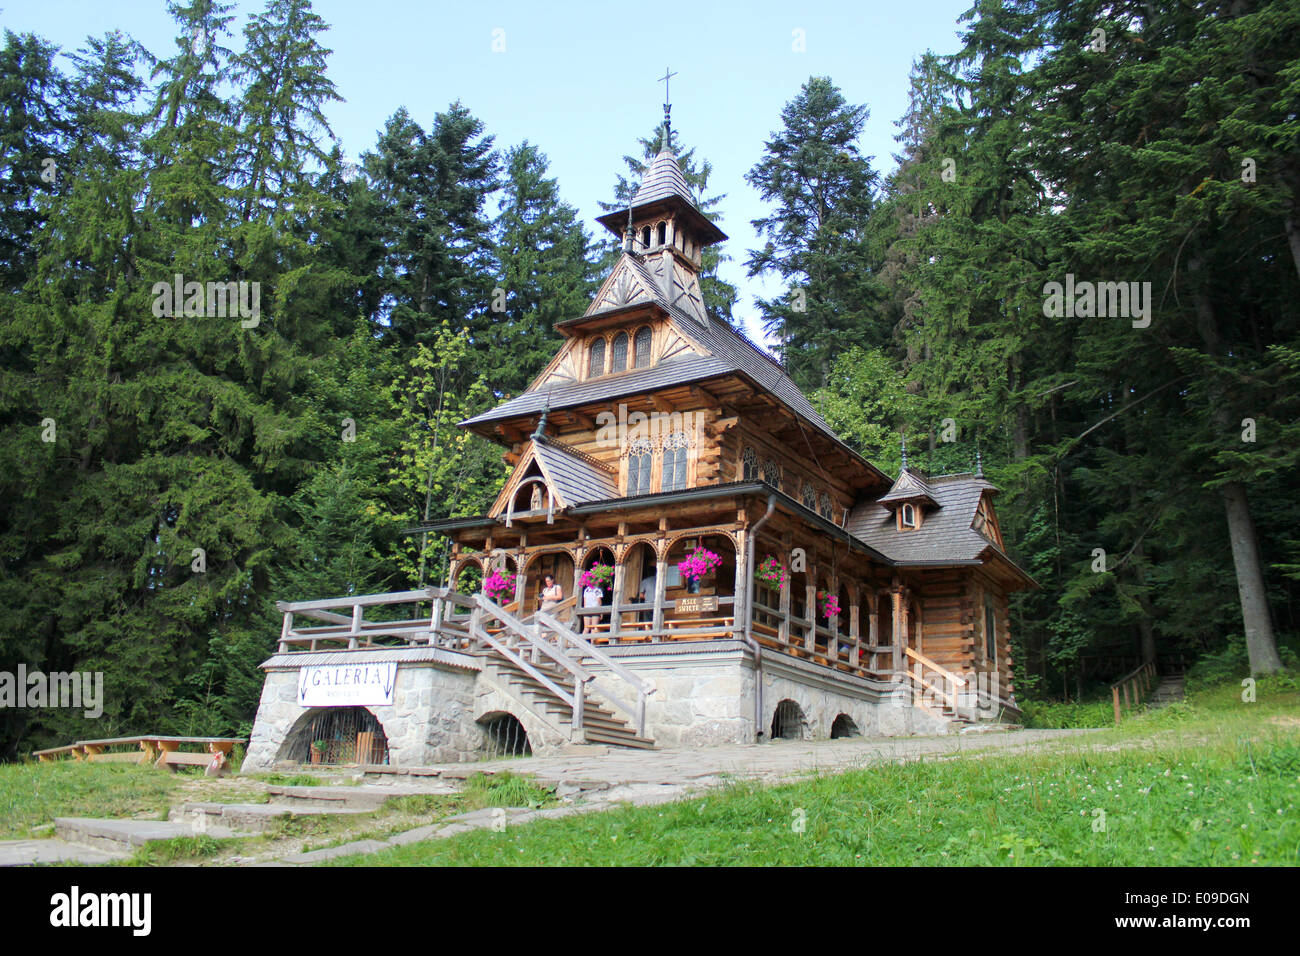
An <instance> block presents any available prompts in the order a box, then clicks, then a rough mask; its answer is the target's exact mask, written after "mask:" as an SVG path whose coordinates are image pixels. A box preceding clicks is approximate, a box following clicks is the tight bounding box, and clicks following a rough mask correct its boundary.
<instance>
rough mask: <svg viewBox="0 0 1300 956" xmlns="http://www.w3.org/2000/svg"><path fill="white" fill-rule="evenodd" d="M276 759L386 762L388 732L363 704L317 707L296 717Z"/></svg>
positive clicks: (325, 763) (329, 762)
mask: <svg viewBox="0 0 1300 956" xmlns="http://www.w3.org/2000/svg"><path fill="white" fill-rule="evenodd" d="M276 759H277V760H291V761H293V762H295V763H304V764H321V765H326V766H338V765H346V764H386V763H388V761H389V755H388V736H387V735H386V734H385V733H384V727H383V725H382V724H381V723H380V722H379V718H378V717H376V716H375V715H374V714H372V713H371V712H370V711H369V710H368V709H367V708H365V707H317V708H314V709H312V710H310V711H308V712H307V713H305V714H303V715H302V716H301V717H300V718H298V721H297V722H296V723H295V724H294V725H293V729H291V730H290V731H289V733H288V734H286V735H285V738H284V743H282V744H281V745H280V753H279V755H278V756H277V758H276Z"/></svg>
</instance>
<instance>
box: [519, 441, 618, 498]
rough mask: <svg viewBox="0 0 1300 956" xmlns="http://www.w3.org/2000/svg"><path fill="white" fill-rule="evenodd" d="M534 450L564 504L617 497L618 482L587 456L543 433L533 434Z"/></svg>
mask: <svg viewBox="0 0 1300 956" xmlns="http://www.w3.org/2000/svg"><path fill="white" fill-rule="evenodd" d="M533 450H534V453H535V454H536V456H537V461H538V464H539V465H541V468H542V474H543V475H544V476H545V477H546V480H547V481H549V482H550V483H551V485H552V486H553V487H554V488H555V491H556V493H557V494H558V495H559V496H560V499H561V501H562V502H563V503H564V505H566V506H568V505H577V504H583V503H584V502H588V501H608V500H609V499H611V498H617V497H618V482H617V481H616V480H615V478H614V475H613V474H612V473H611V472H610V470H609V469H608V468H606V467H604V466H603V465H601V464H600V462H598V461H596V460H595V459H593V458H591V457H590V456H588V455H583V454H581V453H579V452H576V451H574V450H573V449H572V448H569V447H568V446H567V445H564V444H561V443H560V442H557V441H555V440H553V439H548V438H546V437H545V436H543V435H534V436H533Z"/></svg>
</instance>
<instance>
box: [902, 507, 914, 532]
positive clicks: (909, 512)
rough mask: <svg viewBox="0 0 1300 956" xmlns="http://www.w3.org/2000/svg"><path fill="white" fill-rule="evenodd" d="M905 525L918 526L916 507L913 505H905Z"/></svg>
mask: <svg viewBox="0 0 1300 956" xmlns="http://www.w3.org/2000/svg"><path fill="white" fill-rule="evenodd" d="M903 527H904V528H915V527H916V509H915V508H913V507H912V506H911V505H903Z"/></svg>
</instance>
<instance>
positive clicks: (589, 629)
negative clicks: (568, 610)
mask: <svg viewBox="0 0 1300 956" xmlns="http://www.w3.org/2000/svg"><path fill="white" fill-rule="evenodd" d="M604 603H605V591H604V589H603V588H602V587H601V586H600V585H599V584H596V583H595V582H594V581H593V582H592V583H591V584H588V585H587V586H586V587H585V588H583V589H582V606H583V607H584V608H591V607H600V606H601V605H602V604H604ZM597 617H598V615H595V614H584V615H583V617H582V633H584V634H594V633H595V632H596V619H597Z"/></svg>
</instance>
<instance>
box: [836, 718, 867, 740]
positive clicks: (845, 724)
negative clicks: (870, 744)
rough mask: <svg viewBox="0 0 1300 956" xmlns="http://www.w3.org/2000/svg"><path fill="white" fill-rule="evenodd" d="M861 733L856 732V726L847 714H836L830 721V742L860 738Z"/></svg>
mask: <svg viewBox="0 0 1300 956" xmlns="http://www.w3.org/2000/svg"><path fill="white" fill-rule="evenodd" d="M861 736H862V731H860V730H858V725H857V723H856V722H855V721H854V719H853V718H852V717H850V716H849V715H848V714H838V715H836V717H835V719H834V720H833V721H831V740H838V739H840V738H841V737H861Z"/></svg>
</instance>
